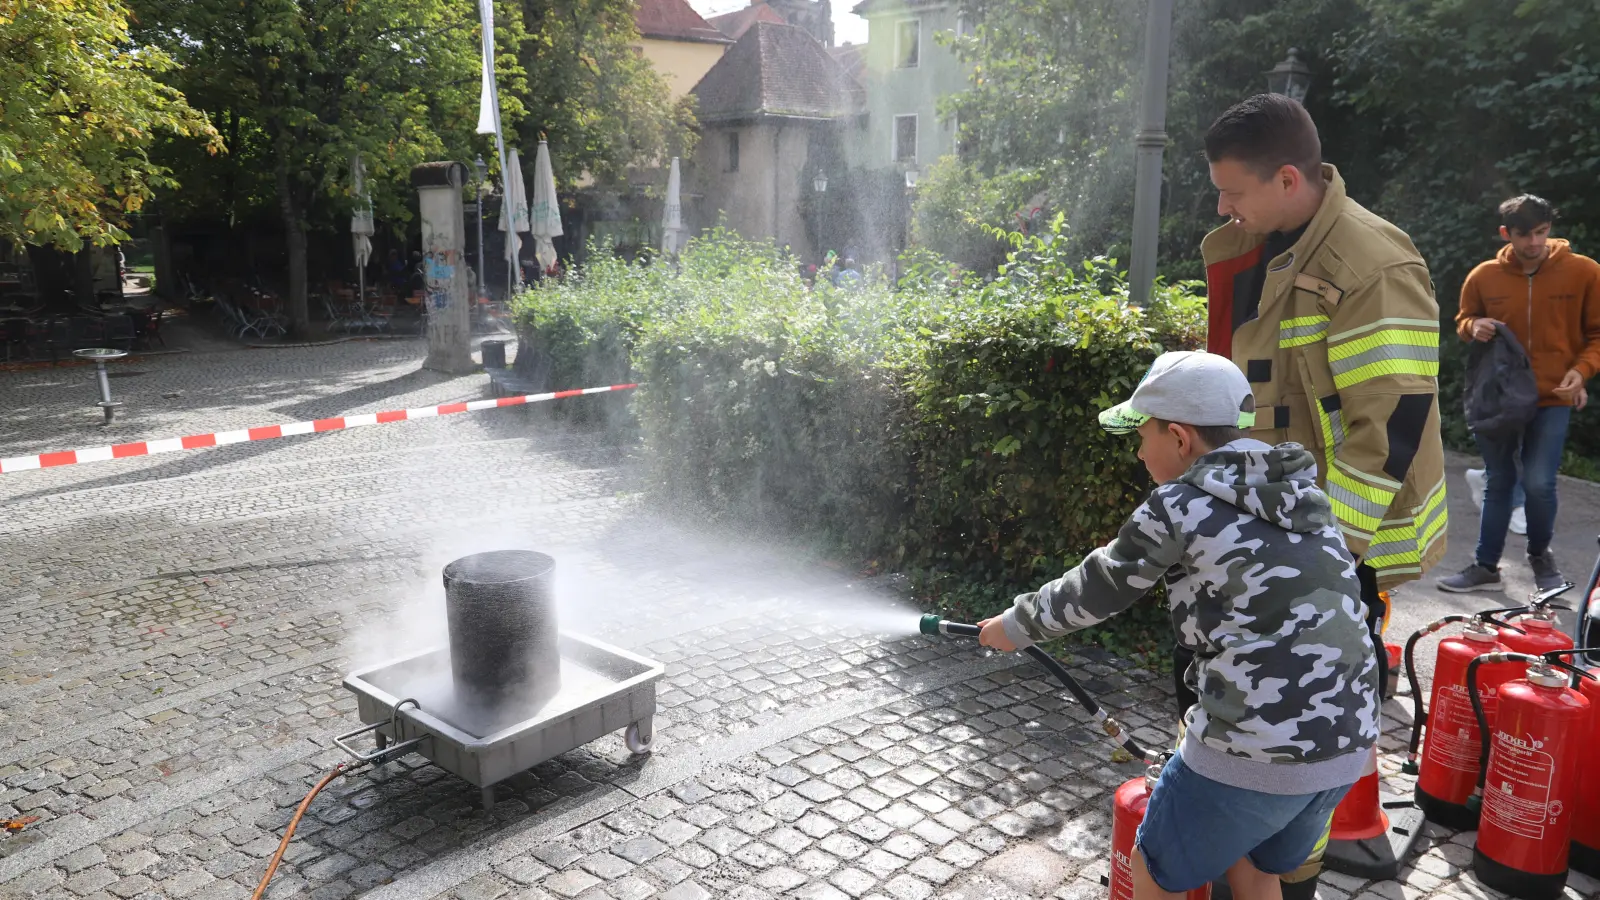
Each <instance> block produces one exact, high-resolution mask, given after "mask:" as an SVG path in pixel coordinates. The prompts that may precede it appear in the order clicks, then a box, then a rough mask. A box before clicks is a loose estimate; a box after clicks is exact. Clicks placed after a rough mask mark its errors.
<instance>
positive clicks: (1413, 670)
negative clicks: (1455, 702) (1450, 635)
mask: <svg viewBox="0 0 1600 900" xmlns="http://www.w3.org/2000/svg"><path fill="white" fill-rule="evenodd" d="M1528 609H1529V607H1527V606H1507V607H1503V608H1501V609H1486V610H1484V611H1483V612H1479V613H1473V614H1472V615H1470V616H1469V615H1464V614H1460V613H1457V614H1453V615H1448V616H1445V617H1444V618H1442V619H1439V620H1437V621H1434V622H1430V623H1428V624H1427V625H1424V626H1422V627H1421V628H1419V629H1417V631H1416V633H1414V634H1412V635H1411V637H1409V638H1407V639H1406V647H1405V652H1404V654H1403V657H1404V660H1403V665H1404V666H1405V670H1406V683H1407V684H1408V685H1410V687H1411V705H1412V707H1413V708H1414V709H1415V710H1416V712H1415V713H1414V714H1413V715H1412V716H1411V743H1410V746H1408V747H1407V748H1406V761H1405V764H1404V765H1402V766H1401V767H1400V771H1402V772H1405V773H1406V774H1407V775H1415V774H1417V760H1418V757H1419V756H1420V751H1421V747H1422V729H1423V726H1424V725H1426V724H1427V722H1428V707H1427V703H1426V702H1425V700H1424V698H1423V696H1422V684H1421V682H1419V681H1418V680H1417V659H1416V651H1417V641H1420V640H1422V639H1423V638H1425V637H1427V636H1428V635H1430V634H1433V633H1435V632H1437V631H1438V630H1439V629H1441V628H1444V627H1445V626H1447V625H1450V624H1452V623H1454V622H1471V621H1473V620H1474V619H1477V620H1481V621H1484V622H1492V623H1494V624H1496V625H1501V626H1504V627H1506V628H1511V629H1513V630H1515V631H1522V629H1521V628H1518V627H1517V626H1515V625H1512V624H1511V623H1509V622H1505V621H1502V620H1500V619H1497V618H1495V617H1496V616H1499V615H1503V614H1509V615H1516V614H1517V613H1523V612H1527V611H1528Z"/></svg>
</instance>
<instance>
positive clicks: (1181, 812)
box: [1136, 755, 1350, 893]
mask: <svg viewBox="0 0 1600 900" xmlns="http://www.w3.org/2000/svg"><path fill="white" fill-rule="evenodd" d="M1349 789H1350V786H1349V785H1345V786H1344V787H1339V788H1334V789H1332V790H1327V791H1322V792H1320V793H1316V794H1294V795H1288V794H1264V793H1261V792H1260V791H1251V790H1246V789H1245V788H1238V787H1233V786H1231V785H1226V784H1223V783H1221V782H1218V781H1212V780H1211V779H1209V778H1207V777H1205V776H1204V775H1201V774H1199V773H1198V772H1196V771H1194V770H1193V769H1191V768H1189V767H1188V766H1185V765H1184V764H1183V757H1182V756H1181V755H1176V756H1173V757H1172V758H1171V759H1170V760H1168V761H1167V765H1166V767H1165V768H1163V769H1162V770H1161V778H1160V779H1159V780H1157V781H1156V789H1155V791H1154V792H1153V793H1152V794H1151V795H1150V805H1149V807H1148V808H1147V809H1146V810H1145V815H1144V821H1143V822H1142V823H1140V825H1139V834H1138V838H1137V839H1136V840H1137V843H1138V846H1139V852H1140V854H1142V855H1143V856H1144V861H1145V865H1146V866H1147V867H1148V868H1149V869H1150V876H1151V877H1152V878H1154V879H1155V882H1156V884H1157V885H1159V886H1160V887H1161V889H1162V890H1165V891H1172V892H1175V893H1182V892H1184V891H1191V890H1194V889H1195V888H1197V887H1200V886H1201V885H1205V884H1210V883H1211V882H1213V881H1217V880H1219V879H1221V878H1222V877H1223V875H1224V874H1226V873H1227V871H1228V868H1229V867H1230V866H1232V865H1233V864H1234V863H1236V862H1238V861H1239V860H1240V859H1242V858H1244V857H1246V856H1248V857H1250V862H1251V863H1252V864H1254V865H1255V867H1256V868H1257V869H1260V870H1261V871H1263V872H1267V873H1269V874H1273V875H1284V874H1287V873H1289V872H1293V871H1294V870H1295V869H1298V868H1300V866H1301V865H1303V864H1304V863H1305V861H1306V857H1308V856H1310V855H1311V851H1312V850H1314V849H1315V848H1316V846H1317V842H1318V841H1320V840H1321V839H1322V835H1323V833H1324V832H1325V831H1326V830H1327V827H1328V820H1329V819H1330V818H1332V816H1333V809H1334V807H1336V806H1338V805H1339V801H1340V800H1341V799H1343V798H1344V795H1345V792H1346V791H1348V790H1349Z"/></svg>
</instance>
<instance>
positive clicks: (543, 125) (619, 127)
mask: <svg viewBox="0 0 1600 900" xmlns="http://www.w3.org/2000/svg"><path fill="white" fill-rule="evenodd" d="M518 5H519V6H520V7H521V20H522V22H523V29H524V33H525V37H524V38H523V39H522V40H521V42H520V46H519V47H518V49H517V52H516V59H517V62H518V64H519V65H520V67H521V70H522V71H523V72H525V73H526V83H527V85H528V86H529V90H528V93H527V95H526V97H525V98H524V104H523V105H524V106H525V109H526V111H525V113H524V114H523V115H522V116H521V117H520V119H519V121H518V124H517V134H518V138H517V140H518V141H519V142H520V143H521V145H522V146H524V147H532V146H534V145H536V144H537V143H538V141H539V140H540V139H541V138H544V139H547V140H549V142H550V154H551V163H552V166H553V168H554V169H555V172H556V177H557V178H558V179H560V181H561V182H562V183H563V184H564V185H565V186H571V185H574V184H576V183H578V182H579V181H581V180H582V179H583V178H584V176H585V175H587V176H589V177H591V178H593V179H595V180H597V181H600V182H612V181H616V180H618V179H621V178H622V177H624V176H625V174H626V172H627V170H628V169H629V168H630V167H634V166H641V165H645V164H649V163H653V162H657V161H659V160H661V159H664V158H667V157H669V156H683V157H688V156H690V155H692V153H693V149H694V148H693V144H694V131H693V127H694V111H693V105H692V102H691V101H690V100H689V98H684V100H683V101H681V102H679V103H676V104H674V103H673V102H672V99H671V92H670V90H669V89H668V87H667V83H666V81H665V80H664V79H663V78H662V77H661V75H660V74H659V73H657V72H656V71H655V69H654V68H653V67H652V66H651V64H650V61H649V60H648V59H645V58H644V56H642V55H641V54H639V53H636V52H635V51H634V49H633V48H634V44H635V43H636V42H637V41H638V40H639V31H638V28H637V27H636V26H635V25H634V20H633V12H634V4H633V2H632V0H520V3H519V4H518Z"/></svg>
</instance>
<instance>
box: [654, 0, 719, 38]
mask: <svg viewBox="0 0 1600 900" xmlns="http://www.w3.org/2000/svg"><path fill="white" fill-rule="evenodd" d="M638 3H639V5H638V7H637V8H636V9H635V10H634V13H633V22H634V24H635V25H637V26H639V36H640V37H647V38H663V39H666V40H672V41H702V42H705V43H711V44H726V43H728V38H727V37H726V36H725V35H723V33H722V32H720V31H718V30H717V29H716V28H713V27H712V26H711V23H710V22H707V21H706V20H705V19H702V18H701V17H700V14H699V13H697V12H695V11H694V10H693V9H691V8H690V6H689V3H688V0H638Z"/></svg>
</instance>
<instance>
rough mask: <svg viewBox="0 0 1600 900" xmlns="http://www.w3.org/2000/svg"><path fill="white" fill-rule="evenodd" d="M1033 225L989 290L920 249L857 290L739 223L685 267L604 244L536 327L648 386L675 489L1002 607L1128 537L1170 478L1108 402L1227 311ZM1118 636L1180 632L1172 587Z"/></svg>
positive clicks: (587, 360)
mask: <svg viewBox="0 0 1600 900" xmlns="http://www.w3.org/2000/svg"><path fill="white" fill-rule="evenodd" d="M1011 240H1012V252H1011V254H1010V257H1009V262H1008V263H1007V264H1006V266H1004V267H1003V268H1002V269H1001V272H1000V275H999V277H998V278H996V279H995V280H994V281H993V282H992V283H989V284H986V285H976V284H973V283H970V282H969V283H955V282H952V281H951V280H950V276H949V274H948V273H949V271H950V270H949V267H948V266H946V265H944V264H942V263H941V262H940V261H938V260H936V259H932V258H917V259H907V260H903V261H902V267H901V268H902V269H903V270H904V272H905V274H904V275H902V277H901V278H900V280H899V283H898V284H894V285H891V284H890V283H889V281H888V279H887V278H886V277H885V276H884V275H883V274H882V273H877V272H874V273H869V276H868V278H867V279H866V281H865V283H864V284H862V285H861V286H860V287H858V288H856V289H851V290H839V289H835V288H833V287H832V286H830V285H826V284H822V285H818V286H816V287H814V288H810V287H808V286H807V285H806V283H805V282H804V280H803V279H802V278H801V277H800V275H799V266H798V264H797V262H796V261H795V260H794V259H792V258H790V257H789V256H788V255H786V254H785V253H783V252H780V251H779V250H777V249H776V248H774V247H772V246H771V245H769V244H762V243H756V242H750V241H745V240H741V239H739V238H738V237H737V236H735V235H733V234H731V233H728V232H725V231H718V232H713V233H710V234H708V235H707V236H705V237H703V238H700V239H697V240H694V241H691V242H690V243H689V245H688V246H687V247H686V248H685V249H684V251H683V253H682V255H681V257H680V259H679V260H678V261H677V262H676V263H662V262H657V263H655V264H648V263H633V264H629V263H625V262H622V261H620V260H616V259H613V258H610V257H609V256H607V255H606V254H596V255H595V257H594V258H595V260H596V261H595V262H593V263H592V264H590V265H589V266H587V267H585V268H582V269H580V270H578V271H576V272H575V273H574V274H573V275H572V276H570V277H569V278H568V279H567V280H566V281H564V282H561V283H555V284H546V285H542V286H540V287H539V288H537V289H535V290H533V291H531V292H529V293H528V294H526V295H524V297H523V298H521V300H520V301H519V303H518V306H517V309H518V315H519V325H520V327H521V329H522V330H523V331H524V332H525V334H526V336H527V338H529V339H530V340H532V341H533V342H534V343H535V344H536V345H537V346H539V347H542V348H543V352H542V353H543V356H544V357H545V358H547V359H548V360H549V361H550V366H551V373H552V375H551V377H552V383H553V384H557V385H562V386H564V385H568V384H574V385H575V384H578V383H580V382H582V383H585V384H587V383H604V382H591V381H584V378H586V377H591V376H596V377H597V376H598V373H600V372H616V371H624V372H627V373H628V375H627V377H630V378H636V379H637V380H640V381H642V382H644V383H645V386H644V387H643V388H641V389H640V390H639V391H638V392H637V396H636V397H635V398H633V401H632V406H631V409H632V412H633V415H634V416H635V417H636V418H637V422H638V426H639V429H640V432H641V434H642V438H643V442H644V449H645V451H646V452H645V458H646V459H647V460H649V464H650V467H651V468H650V475H651V477H652V481H653V484H654V487H655V489H656V491H657V492H659V493H660V494H662V495H664V496H667V497H670V498H671V499H672V500H673V501H675V502H677V503H689V504H693V505H694V508H695V509H696V510H697V511H698V512H699V513H700V514H702V515H704V516H706V517H708V518H711V519H713V520H721V521H725V522H737V523H760V524H762V525H766V526H771V527H775V528H780V529H783V530H784V531H787V532H789V533H795V534H802V535H806V536H809V537H812V538H815V539H817V540H819V541H820V542H821V543H822V544H823V545H824V546H825V547H826V548H827V549H829V550H831V551H832V552H833V553H835V554H837V555H840V556H843V557H845V558H847V559H849V560H850V561H851V562H854V563H859V564H861V565H862V566H863V567H866V568H869V569H878V568H883V569H894V570H899V571H904V572H906V573H908V574H910V575H911V576H912V577H913V580H914V584H915V585H916V586H917V588H918V589H919V591H920V592H921V593H922V596H923V597H924V598H925V599H926V600H928V601H929V602H930V603H931V604H933V605H937V606H939V607H941V608H944V609H948V610H951V611H952V612H955V613H957V614H960V615H963V616H968V617H979V616H982V615H985V614H990V613H993V612H995V611H997V610H999V609H1001V608H1003V607H1004V606H1005V605H1006V604H1008V603H1009V602H1010V600H1011V597H1012V595H1013V594H1014V593H1016V592H1017V591H1019V590H1025V589H1029V588H1032V587H1036V586H1037V585H1038V584H1039V583H1041V582H1043V581H1044V580H1047V579H1049V578H1054V577H1056V576H1057V575H1059V574H1060V573H1061V572H1062V571H1063V570H1064V569H1065V568H1066V567H1068V566H1070V565H1072V564H1074V563H1076V562H1077V561H1078V560H1079V559H1081V558H1082V555H1083V554H1084V553H1086V552H1087V551H1088V550H1090V549H1092V548H1093V547H1094V546H1097V545H1099V544H1101V543H1104V542H1105V541H1107V540H1109V539H1110V538H1111V537H1112V536H1113V535H1114V534H1115V533H1116V530H1117V528H1118V527H1119V526H1120V525H1121V523H1122V521H1123V520H1124V518H1125V517H1126V516H1127V514H1128V513H1129V512H1130V511H1131V510H1132V508H1133V507H1134V506H1135V505H1136V504H1137V503H1138V502H1139V500H1140V499H1142V498H1143V496H1144V495H1145V493H1146V492H1147V491H1148V490H1149V488H1150V486H1151V485H1150V480H1149V477H1148V475H1147V474H1146V473H1145V472H1144V469H1143V466H1142V465H1141V464H1140V463H1139V462H1138V461H1137V459H1136V457H1135V454H1134V449H1135V448H1134V443H1133V440H1132V439H1130V438H1126V437H1113V436H1110V435H1107V434H1105V433H1104V432H1102V431H1101V430H1100V429H1099V427H1098V426H1097V424H1096V422H1095V416H1096V415H1097V414H1098V413H1099V411H1100V410H1102V409H1104V408H1106V407H1107V406H1109V405H1111V404H1112V403H1115V402H1118V401H1120V400H1121V399H1123V398H1124V397H1125V396H1126V394H1127V393H1128V392H1129V391H1131V390H1132V388H1133V386H1134V385H1135V384H1136V383H1137V381H1138V379H1139V378H1140V377H1141V376H1142V375H1143V373H1144V371H1145V369H1146V368H1147V367H1148V366H1149V363H1150V360H1151V359H1152V358H1153V357H1154V356H1155V355H1156V354H1157V353H1159V352H1160V351H1161V350H1162V349H1163V348H1164V347H1170V348H1176V347H1192V346H1195V345H1197V344H1198V342H1199V339H1200V336H1201V334H1202V331H1203V327H1204V301H1203V300H1201V299H1199V298H1197V297H1196V295H1195V294H1194V292H1193V286H1192V285H1184V286H1180V287H1163V288H1161V289H1159V290H1158V292H1157V294H1158V296H1157V299H1156V302H1155V303H1153V304H1152V306H1151V308H1150V309H1149V310H1140V309H1137V308H1134V307H1131V306H1129V305H1128V303H1127V302H1126V294H1127V291H1126V286H1125V284H1124V283H1123V282H1122V280H1121V277H1120V275H1119V274H1118V273H1117V272H1116V270H1115V267H1114V264H1113V263H1111V262H1109V261H1104V260H1096V261H1090V262H1087V263H1085V262H1081V261H1079V260H1076V259H1071V258H1069V257H1068V256H1067V254H1066V242H1065V238H1064V236H1063V234H1062V230H1061V229H1060V228H1059V227H1057V228H1056V229H1055V230H1054V231H1053V232H1051V233H1049V234H1046V235H1044V236H1040V237H1032V238H1021V237H1015V236H1014V237H1013V238H1012V239H1011ZM624 358H626V360H627V365H629V366H631V368H620V369H619V368H616V367H623V366H624V365H625V364H624ZM607 367H613V368H607ZM1099 637H1100V639H1101V640H1102V641H1103V642H1104V643H1106V644H1107V645H1108V646H1110V647H1111V648H1112V649H1115V650H1118V651H1120V652H1124V653H1128V652H1134V651H1137V650H1142V649H1149V648H1151V647H1153V646H1155V645H1156V644H1162V645H1164V644H1165V643H1166V642H1167V641H1168V640H1169V639H1170V632H1169V630H1168V626H1167V625H1166V619H1165V615H1164V612H1163V611H1162V608H1161V606H1160V605H1159V604H1158V603H1151V604H1147V605H1146V606H1145V607H1143V608H1141V610H1140V611H1139V614H1138V615H1135V616H1131V617H1128V616H1125V617H1122V618H1121V619H1120V621H1118V622H1116V624H1115V625H1114V626H1113V627H1112V628H1110V629H1107V630H1103V631H1102V632H1100V633H1099Z"/></svg>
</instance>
